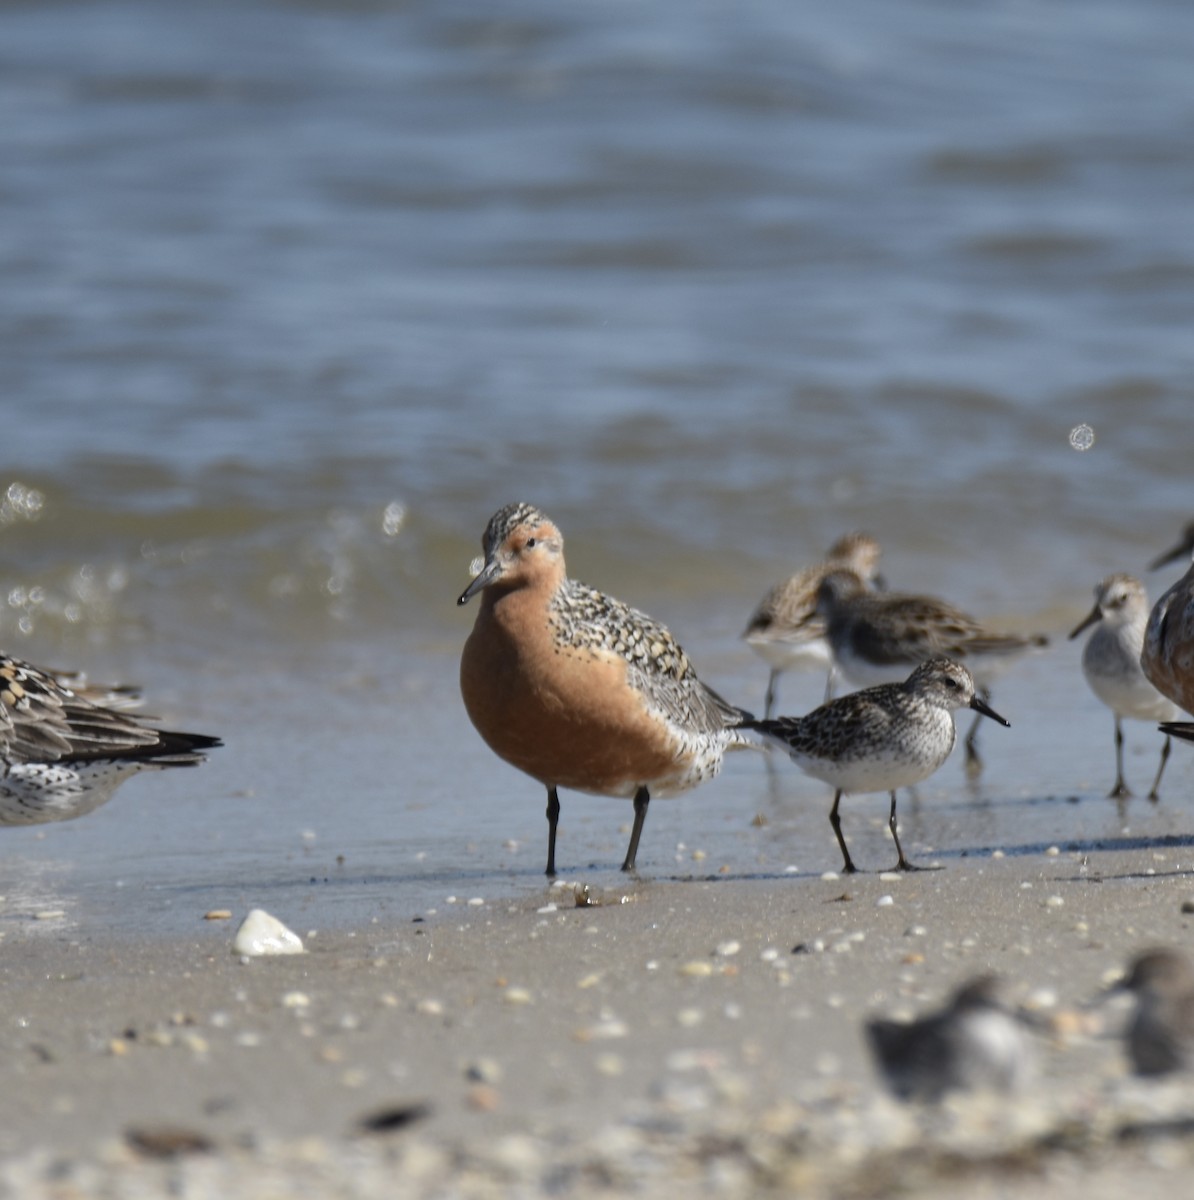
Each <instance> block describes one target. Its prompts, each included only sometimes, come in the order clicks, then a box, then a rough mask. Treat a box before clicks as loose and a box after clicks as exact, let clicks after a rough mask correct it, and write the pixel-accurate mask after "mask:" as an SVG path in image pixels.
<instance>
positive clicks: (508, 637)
mask: <svg viewBox="0 0 1194 1200" xmlns="http://www.w3.org/2000/svg"><path fill="white" fill-rule="evenodd" d="M481 544H482V547H483V548H484V551H485V559H484V566H482V568H481V571H480V573H479V574H478V575H477V577H476V578H475V579H474V580H473V581H472V583H470V584H469V586H468V587H467V588H465V590H464V592H463V594H462V595H461V596H460V598H459V600H458V603H459V604H466V603H467V602H468V601H469V600H470V599H471V598H472V597H473V596H475V595H476V594H477V593H478V592H479V593H481V608H480V611H479V612H478V613H477V620H476V624H475V625H474V626H473V631H472V633H471V634H470V635H469V638H468V640H467V641H466V642H465V645H464V651H463V654H462V655H461V659H460V691H461V694H462V696H463V698H464V706H465V708H466V709H467V711H468V715H469V718H470V720H471V721H472V723H473V725H474V726H475V727H476V729H477V732H478V733H480V735H481V737H482V738H484V740H485V741H486V743H487V744H488V745H489V748H490V749H491V750H493V751H494V753H496V754H497V755H498V756H499V757H500V758H503V759H505V760H506V762H508V763H511V764H512V765H513V766H515V767H517V768H518V769H519V770H520V771H524V772H526V774H528V775H530V776H531V778H532V779H536V780H538V781H539V782H540V783H541V784H543V785H544V787H546V788H547V823H548V825H547V874H548V875H554V874H555V850H556V826H557V823H558V821H559V815H560V800H559V795H558V789H559V788H561V787H566V788H572V789H574V790H576V791H579V792H588V793H590V794H593V795H598V796H622V797H627V798H633V800H634V825H633V828H632V830H631V834H630V845H629V847H628V848H627V851H626V858H625V861H624V862H623V863H622V870H624V871H632V870H634V866H635V856H636V854H637V851H638V843H639V836H640V835H641V833H642V828H643V821H644V819H645V817H646V814H647V806H648V804H649V803H650V800H651V797H652V796H653V795H654V796H674V795H677V794H679V793H680V792H684V791H687V790H688V789H689V788H692V787H695V786H696V785H697V784H698V783H701V782H702V781H703V780H706V779H712V778H713V776H715V775H716V774H717V773H718V771H719V770H720V769H721V762H722V755H723V754H724V752H725V751H726V750H730V749H736V748H739V747H747V746H751V745H754V743H753V741H752V739H750V738H748V737H747V736H746V735H745V734H744V733H743V731H742V729H741V728H740V727H739V726H740V724H741V722H742V720H743V718H745V717H747V716H749V714H746V713H743V712H742V711H741V710H739V709H737V708H735V707H734V706H733V705H731V704H728V703H727V702H726V701H725V700H723V699H722V698H721V697H720V696H719V695H717V693H716V692H714V691H713V690H712V689H711V688H708V687H706V686H705V685H704V684H703V683H702V682H701V681H700V679H698V678H697V674H696V672H695V671H694V670H693V667H692V664H691V663H690V662H689V661H688V658H687V656H686V655H685V654H684V651H683V650H681V649H680V646H679V645H678V644H677V643H676V640H675V639H674V638H673V637H672V635H671V634H670V633H669V632H668V631H667V629H665V628H664V627H663V626H662V625H661V624H659V622H657V621H655V620H652V618H651V617H648V616H647V615H646V614H644V613H641V612H638V611H637V610H636V609H633V608H630V607H628V606H627V605H625V604H623V603H622V602H621V601H619V600H614V599H613V598H611V597H610V596H606V595H604V594H603V593H601V592H599V591H596V590H595V589H594V588H591V587H588V586H586V585H585V584H583V583H579V582H577V581H576V580H574V579H569V578H568V573H567V570H566V568H565V565H564V538H563V535H562V534H561V533H560V531H559V529H558V528H557V527H556V525H555V524H554V523H553V522H552V521H551V520H549V519H548V518H547V517H546V516H545V515H544V514H543V513H542V512H540V511H539V510H538V509H537V508H535V507H533V506H532V505H530V504H522V503H517V504H508V505H506V507H505V508H502V509H499V510H498V511H497V512H496V513H495V514H494V515H493V517H492V518H491V519H490V521H489V524H488V526H487V527H486V529H485V534H484V537H483V538H482V542H481Z"/></svg>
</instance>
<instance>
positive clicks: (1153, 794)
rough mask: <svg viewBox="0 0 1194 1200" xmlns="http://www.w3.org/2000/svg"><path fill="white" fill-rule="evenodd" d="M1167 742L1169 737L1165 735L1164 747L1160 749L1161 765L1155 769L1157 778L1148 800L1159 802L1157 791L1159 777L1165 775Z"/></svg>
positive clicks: (1159, 781)
mask: <svg viewBox="0 0 1194 1200" xmlns="http://www.w3.org/2000/svg"><path fill="white" fill-rule="evenodd" d="M1169 742H1170V737H1169V735H1168V734H1166V735H1165V745H1164V746H1162V747H1161V765H1160V766H1159V767H1158V768H1157V777H1156V779H1154V780H1153V790H1152V791H1151V792H1149V794H1148V798H1149V799H1150V800H1160V798H1161V793H1160V791H1159V790H1158V789H1159V788H1160V786H1161V776H1162V775H1164V774H1165V764H1166V763H1167V762H1168V761H1169Z"/></svg>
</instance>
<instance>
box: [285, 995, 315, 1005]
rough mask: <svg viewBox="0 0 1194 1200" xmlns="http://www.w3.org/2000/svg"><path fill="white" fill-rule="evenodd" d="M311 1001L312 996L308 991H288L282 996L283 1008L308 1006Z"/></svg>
mask: <svg viewBox="0 0 1194 1200" xmlns="http://www.w3.org/2000/svg"><path fill="white" fill-rule="evenodd" d="M310 1003H311V997H310V996H308V995H307V993H306V992H287V993H286V995H285V996H283V997H282V1007H283V1008H306V1007H307V1006H308V1005H309V1004H310Z"/></svg>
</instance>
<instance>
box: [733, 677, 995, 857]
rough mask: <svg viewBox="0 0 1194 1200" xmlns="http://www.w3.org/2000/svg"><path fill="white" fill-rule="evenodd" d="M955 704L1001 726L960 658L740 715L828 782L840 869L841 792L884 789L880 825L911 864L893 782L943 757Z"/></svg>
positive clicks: (923, 771)
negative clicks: (810, 705)
mask: <svg viewBox="0 0 1194 1200" xmlns="http://www.w3.org/2000/svg"><path fill="white" fill-rule="evenodd" d="M959 708H972V709H974V710H975V711H976V712H977V713H979V714H981V715H983V716H987V717H990V718H991V719H992V720H994V721H998V722H999V723H1000V724H1001V725H1008V724H1009V723H1008V722H1007V721H1005V720H1004V719H1003V718H1002V717H1001V716H1000V715H999V714H998V713H997V712H995V711H994V710H993V709H991V708H990V707H989V706H988V705H987V704H986V702H985V701H983V700H982V699H980V698H979V697H978V696H976V695H975V692H974V679H973V677H972V676H971V674H970V672H969V671H968V670H967V669H966V668H965V667H964V666H962V664H961V663H958V662H953V661H952V660H950V659H948V658H933V659H930V660H929V661H928V662H925V663H921V664H920V666H918V667H917V668H916V670H915V671H913V672H912V674H911V675H909V676H908V678H907V679H906V680H905V681H904V682H903V683H885V684H880V685H879V686H878V687H873V688H867V689H866V690H864V691H861V692H852V693H850V694H849V695H847V696H839V697H838V698H837V699H836V700H831V701H829V703H827V704H823V705H822V706H821V707H820V708H818V709H815V710H814V711H813V712H811V713H809V714H808V715H807V716H804V717H777V718H775V719H773V720H770V721H768V720H753V721H752V720H748V721H745V722H744V724H745V726H746V728H748V729H756V730H758V731H759V732H760V733H762V734H763V736H764V737H765V738H767V739H768V741H770V742H772V743H773V744H775V745H777V746H780V747H782V748H783V749H785V750H786V751H787V752H788V754H789V755H790V756H791V758H792V761H793V762H795V763H796V764H797V765H798V766H799V767H800V768H801V769H802V770H803V771H805V772H807V773H808V774H809V775H812V776H813V777H814V778H816V779H821V780H824V781H825V782H826V783H828V784H829V785H830V786H831V787H833V788H834V796H833V808H832V809H831V810H830V813H829V823H830V825H831V826H832V827H833V832H834V836H835V837H836V838H837V843H838V846H839V847H840V848H841V852H842V870H843V871H845V872H847V873H849V872H853V871H854V870H855V867H854V862H853V860H852V859H851V857H850V851H849V850H848V849H847V847H846V839H845V838H844V837H843V836H842V826H841V818H840V817H839V815H838V805H839V804H840V803H841V799H842V794H843V793H845V792H890V793H891V815H890V817H889V819H888V827H889V828H890V829H891V836H892V838H893V840H894V841H895V846H896V852H897V854H898V855H899V861H898V863H897V864H896V866H897V868H898V869H899V870H902V871H909V870H914V869H915V868H914V867H913V866H912V864H911V863H909V862H908V860H907V859H906V858H905V857H904V851H903V849H902V847H901V846H900V838H899V832H898V830H897V827H896V789H897V788H902V787H911V786H912V784H914V783H920V782H921V780H924V779H928V777H929V776H930V775H932V774H933V772H934V771H936V770H937V768H938V767H940V766H941V764H942V763H944V762H945V760H946V759H947V758H948V757H949V753H950V751H951V750H952V749H953V748H954V741H955V740H956V738H957V731H956V730H955V728H954V719H953V714H954V711H955V710H956V709H959Z"/></svg>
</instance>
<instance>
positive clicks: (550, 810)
mask: <svg viewBox="0 0 1194 1200" xmlns="http://www.w3.org/2000/svg"><path fill="white" fill-rule="evenodd" d="M559 823H560V796H559V793H558V792H557V791H556V789H555V788H554V787H549V788H548V789H547V870H546V871H545V872H544V874H545V875H554V874H555V873H556V826H557V825H558V824H559Z"/></svg>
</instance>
